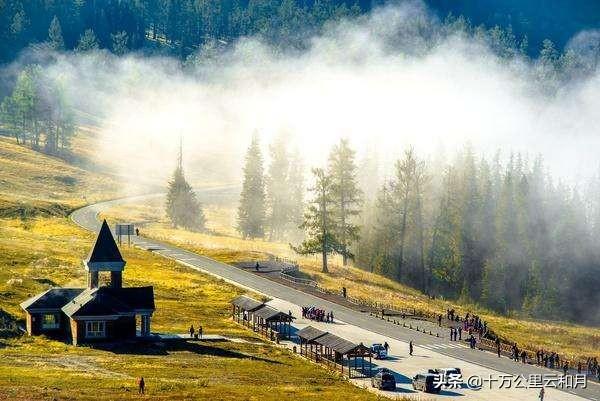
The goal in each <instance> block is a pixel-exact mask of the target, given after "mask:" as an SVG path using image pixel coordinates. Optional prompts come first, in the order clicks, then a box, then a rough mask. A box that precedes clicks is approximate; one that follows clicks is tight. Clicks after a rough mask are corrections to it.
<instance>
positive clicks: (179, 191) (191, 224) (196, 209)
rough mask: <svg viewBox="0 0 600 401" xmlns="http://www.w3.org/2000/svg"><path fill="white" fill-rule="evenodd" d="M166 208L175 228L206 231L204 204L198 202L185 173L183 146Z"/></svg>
mask: <svg viewBox="0 0 600 401" xmlns="http://www.w3.org/2000/svg"><path fill="white" fill-rule="evenodd" d="M165 206H166V212H167V217H168V218H169V220H170V221H171V224H172V225H173V227H175V228H177V227H183V228H185V229H187V230H193V231H199V230H203V229H204V224H205V217H204V211H203V210H202V204H201V203H200V202H199V201H198V199H197V197H196V194H195V192H194V190H193V189H192V187H191V185H190V184H189V183H188V182H187V180H186V179H185V175H184V172H183V156H182V148H181V145H180V148H179V157H178V163H177V168H175V171H174V172H173V178H172V179H171V181H169V185H168V190H167V201H166V205H165Z"/></svg>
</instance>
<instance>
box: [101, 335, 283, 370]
mask: <svg viewBox="0 0 600 401" xmlns="http://www.w3.org/2000/svg"><path fill="white" fill-rule="evenodd" d="M94 348H95V349H100V350H103V351H108V352H112V353H114V354H124V355H165V356H166V355H169V354H171V353H173V352H191V353H194V354H197V355H206V356H217V357H221V358H235V359H250V360H253V361H261V362H266V363H271V364H276V365H281V364H282V362H279V361H276V360H273V359H267V358H262V357H258V356H254V355H250V354H245V353H242V352H238V351H233V350H228V349H224V348H221V347H218V346H213V345H206V344H202V343H197V342H189V341H165V342H156V343H140V342H138V343H124V344H97V345H94Z"/></svg>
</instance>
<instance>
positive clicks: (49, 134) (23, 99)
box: [0, 65, 75, 155]
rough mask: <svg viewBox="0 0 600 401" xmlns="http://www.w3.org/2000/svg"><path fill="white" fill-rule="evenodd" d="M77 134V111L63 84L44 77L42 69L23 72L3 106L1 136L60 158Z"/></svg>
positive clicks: (28, 68)
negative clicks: (75, 117)
mask: <svg viewBox="0 0 600 401" xmlns="http://www.w3.org/2000/svg"><path fill="white" fill-rule="evenodd" d="M74 131H75V121H74V114H73V109H72V106H71V104H70V101H69V98H68V96H67V94H66V91H65V89H64V87H63V84H62V83H61V81H60V80H50V79H47V77H44V76H43V73H42V69H41V67H40V66H38V65H30V66H28V67H26V68H25V69H23V70H22V71H21V72H20V73H19V75H18V77H17V80H16V83H15V85H14V88H13V90H12V93H10V94H9V95H8V96H6V97H5V98H4V99H3V100H2V102H1V103H0V132H3V133H4V134H5V135H10V136H13V137H14V138H15V139H16V141H17V143H19V144H23V145H29V146H31V147H32V148H33V149H36V150H40V151H44V152H46V153H48V154H53V155H58V154H61V153H62V152H64V151H65V150H68V149H69V148H70V145H71V138H72V137H73V134H74Z"/></svg>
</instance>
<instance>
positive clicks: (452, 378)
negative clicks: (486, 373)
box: [429, 368, 462, 386]
mask: <svg viewBox="0 0 600 401" xmlns="http://www.w3.org/2000/svg"><path fill="white" fill-rule="evenodd" d="M429 373H432V374H434V375H439V376H440V380H441V382H442V383H443V384H444V385H445V386H450V385H457V384H460V383H462V372H461V371H460V368H440V369H429Z"/></svg>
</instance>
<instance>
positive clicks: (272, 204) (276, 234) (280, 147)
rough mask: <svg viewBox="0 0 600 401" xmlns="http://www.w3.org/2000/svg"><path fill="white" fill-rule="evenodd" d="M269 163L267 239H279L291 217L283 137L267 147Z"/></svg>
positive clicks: (289, 189) (287, 159) (287, 160)
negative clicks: (269, 155)
mask: <svg viewBox="0 0 600 401" xmlns="http://www.w3.org/2000/svg"><path fill="white" fill-rule="evenodd" d="M269 150H270V153H271V164H270V165H269V171H268V176H267V180H266V189H267V191H266V193H267V204H268V215H267V225H268V227H269V239H270V240H281V239H282V238H283V237H284V236H285V231H286V229H287V226H288V222H289V221H290V218H291V210H290V203H291V198H292V193H291V190H292V187H291V185H290V182H289V178H290V176H289V173H290V161H289V155H288V150H287V147H286V142H285V138H284V137H283V136H280V137H278V138H277V139H276V140H275V142H274V143H273V144H272V145H271V146H270V147H269Z"/></svg>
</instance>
